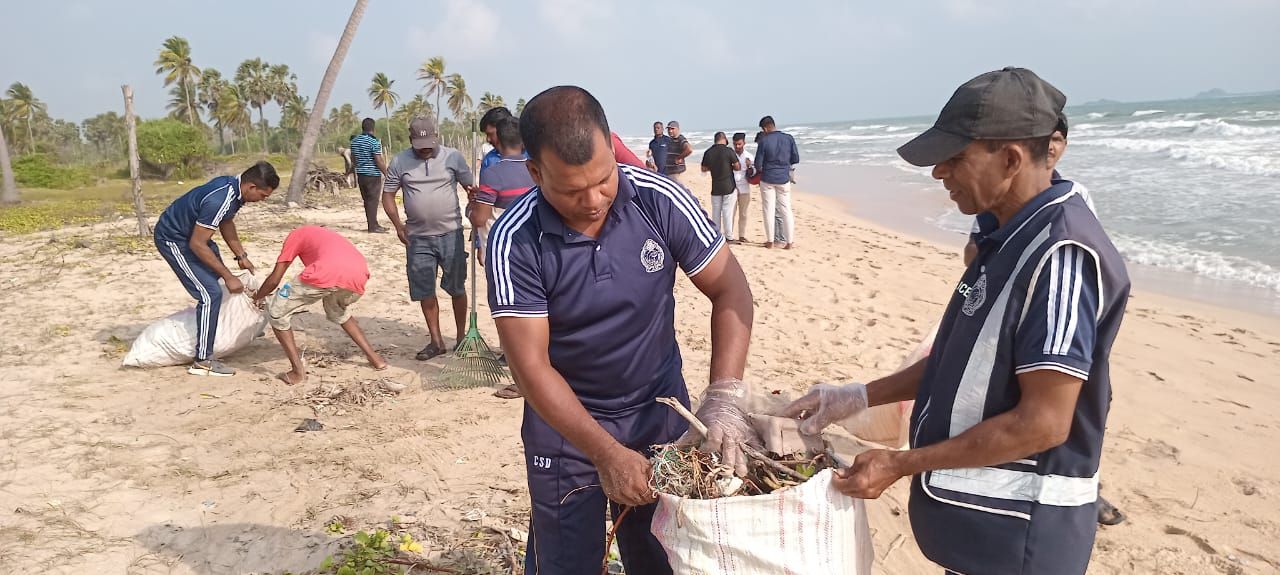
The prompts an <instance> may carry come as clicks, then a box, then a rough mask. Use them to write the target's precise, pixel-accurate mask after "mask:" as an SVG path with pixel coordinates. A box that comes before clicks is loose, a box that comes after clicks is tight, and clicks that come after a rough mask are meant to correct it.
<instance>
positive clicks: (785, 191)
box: [760, 182, 796, 244]
mask: <svg viewBox="0 0 1280 575" xmlns="http://www.w3.org/2000/svg"><path fill="white" fill-rule="evenodd" d="M760 203H761V204H763V206H762V208H763V209H764V238H765V241H766V242H772V241H773V240H774V238H775V237H776V236H775V235H774V227H773V225H774V222H773V218H774V212H775V210H777V211H778V212H780V213H781V215H782V234H780V235H781V236H782V241H783V243H788V244H789V243H792V242H794V241H796V222H795V215H794V214H792V212H791V183H790V182H787V183H783V184H768V183H765V182H760ZM775 204H776V205H775Z"/></svg>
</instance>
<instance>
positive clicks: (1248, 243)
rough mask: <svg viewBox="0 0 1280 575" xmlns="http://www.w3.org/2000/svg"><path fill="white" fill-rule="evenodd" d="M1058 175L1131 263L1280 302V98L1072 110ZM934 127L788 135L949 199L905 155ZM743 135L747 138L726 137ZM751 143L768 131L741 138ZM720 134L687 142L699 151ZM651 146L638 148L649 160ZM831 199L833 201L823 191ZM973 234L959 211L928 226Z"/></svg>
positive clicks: (863, 125) (905, 121)
mask: <svg viewBox="0 0 1280 575" xmlns="http://www.w3.org/2000/svg"><path fill="white" fill-rule="evenodd" d="M1066 111H1067V115H1068V119H1069V122H1070V126H1071V129H1070V133H1069V138H1068V147H1067V151H1066V154H1065V155H1064V156H1063V159H1062V160H1061V161H1060V162H1059V164H1058V169H1059V171H1060V172H1061V173H1062V174H1063V175H1064V176H1065V177H1067V178H1069V179H1072V180H1076V181H1078V182H1080V183H1082V184H1084V185H1085V186H1087V187H1088V188H1089V191H1090V193H1091V194H1092V196H1093V198H1094V201H1095V203H1096V204H1097V209H1098V214H1099V218H1100V219H1101V220H1102V222H1103V224H1104V226H1105V227H1106V228H1107V230H1108V232H1109V233H1110V234H1111V236H1112V238H1113V240H1114V241H1115V243H1116V245H1117V247H1119V248H1120V251H1121V252H1122V253H1123V254H1124V256H1125V258H1126V259H1128V260H1129V261H1130V262H1133V263H1138V264H1143V265H1145V266H1152V267H1154V268H1158V269H1160V270H1167V271H1172V272H1181V273H1188V274H1194V275H1195V276H1200V277H1202V278H1204V279H1208V280H1219V281H1223V282H1230V283H1232V284H1239V285H1243V286H1247V287H1248V288H1250V289H1251V290H1252V291H1253V292H1255V293H1256V292H1258V291H1259V290H1261V292H1262V293H1264V294H1268V296H1269V298H1270V299H1273V301H1272V303H1271V305H1269V306H1267V307H1274V306H1275V305H1276V304H1275V302H1276V301H1280V96H1276V95H1271V96H1255V97H1231V98H1221V99H1190V100H1173V101H1164V102H1143V103H1097V104H1088V105H1082V106H1074V107H1068V108H1067V110H1066ZM933 119H934V118H933V117H932V116H929V117H911V118H890V119H879V120H867V121H845V122H829V123H815V124H806V125H794V126H783V127H782V129H783V130H785V131H787V132H789V133H791V134H792V135H793V136H795V138H796V142H797V144H798V146H799V148H800V155H801V160H802V162H801V166H800V167H799V169H798V171H797V174H798V177H799V178H800V181H801V184H802V186H803V184H804V181H803V173H804V164H839V165H864V166H886V167H892V168H896V169H898V170H900V175H901V178H900V179H901V183H903V184H905V185H910V186H920V187H921V188H922V189H924V188H928V189H935V190H936V189H937V188H938V186H939V185H940V184H938V183H936V182H935V181H934V180H933V179H932V178H931V177H930V176H929V170H928V169H921V168H916V167H913V166H911V165H909V164H907V163H906V162H904V161H902V160H901V159H900V158H898V156H897V154H896V153H895V152H894V149H895V148H897V146H899V145H901V144H902V143H904V142H906V141H907V140H909V139H910V138H911V137H913V136H914V135H915V134H917V133H919V132H920V131H921V130H923V129H925V128H927V127H928V126H929V125H931V124H932V123H933ZM725 131H726V132H729V133H732V132H733V131H735V130H732V129H728V128H726V129H725ZM736 131H744V132H747V134H748V138H749V140H748V148H750V147H751V146H750V138H751V137H754V134H755V132H756V130H755V129H754V128H753V129H744V128H739V129H738V130H736ZM711 134H712V132H686V136H688V137H689V138H690V140H691V141H692V143H693V144H694V147H695V148H697V149H699V150H700V149H702V148H705V147H706V146H707V145H709V144H710V137H711ZM647 142H648V138H647V137H643V138H641V137H636V138H627V144H628V145H631V146H633V147H634V148H633V149H635V150H637V151H639V152H641V153H643V151H644V150H645V149H646V146H647ZM814 191H822V190H814ZM922 217H923V218H926V219H927V220H928V221H929V223H930V224H931V225H934V226H937V227H939V228H942V229H945V230H951V231H955V232H964V231H967V230H968V229H969V226H970V223H971V221H972V220H971V219H970V218H969V217H967V216H964V215H963V214H960V213H959V212H957V211H956V210H955V209H954V207H948V208H940V210H939V211H938V213H929V214H924V215H922Z"/></svg>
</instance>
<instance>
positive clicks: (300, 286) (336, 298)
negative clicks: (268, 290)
mask: <svg viewBox="0 0 1280 575" xmlns="http://www.w3.org/2000/svg"><path fill="white" fill-rule="evenodd" d="M359 300H360V294H358V293H355V292H353V291H351V290H349V289H346V288H340V287H329V288H321V287H316V286H313V285H309V284H306V283H303V282H302V280H299V279H298V278H296V277H295V278H293V279H292V280H290V281H288V282H286V283H285V284H284V285H282V286H280V287H279V288H277V289H276V295H273V296H271V300H270V301H269V302H267V315H268V316H269V317H270V318H271V320H270V323H271V327H273V328H275V329H278V330H281V331H284V330H288V329H289V325H290V319H289V318H291V317H293V315H294V314H296V313H298V312H299V311H301V310H302V308H304V307H306V306H308V305H311V304H313V303H316V302H318V301H323V302H324V315H325V317H327V318H329V321H331V322H333V323H336V324H339V325H341V324H344V323H347V320H349V319H351V309H350V308H351V304H353V303H356V302H357V301H359Z"/></svg>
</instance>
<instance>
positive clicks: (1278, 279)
mask: <svg viewBox="0 0 1280 575" xmlns="http://www.w3.org/2000/svg"><path fill="white" fill-rule="evenodd" d="M1112 238H1113V239H1114V241H1115V243H1116V247H1117V248H1119V249H1120V253H1121V254H1123V255H1124V257H1125V259H1126V260H1128V261H1130V262H1134V263H1138V264H1143V265H1149V266H1155V267H1159V268H1164V269H1170V270H1175V271H1181V272H1190V273H1194V274H1196V275H1202V276H1206V277H1211V278H1216V279H1221V280H1230V281H1237V282H1243V283H1247V284H1250V285H1255V286H1259V287H1264V288H1267V289H1271V290H1275V291H1277V292H1280V269H1276V268H1274V267H1272V266H1269V265H1267V264H1264V263H1261V262H1257V261H1253V260H1250V259H1245V258H1240V257H1235V256H1228V255H1223V254H1220V253H1217V252H1212V251H1205V250H1199V249H1195V248H1190V247H1186V246H1179V245H1174V244H1171V243H1167V242H1162V241H1158V240H1146V239H1139V238H1134V237H1130V236H1126V235H1124V234H1112Z"/></svg>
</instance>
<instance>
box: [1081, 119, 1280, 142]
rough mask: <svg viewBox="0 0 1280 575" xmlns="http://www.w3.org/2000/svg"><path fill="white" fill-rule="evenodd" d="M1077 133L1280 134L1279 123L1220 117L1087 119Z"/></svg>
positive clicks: (1105, 134) (1259, 135) (1111, 134)
mask: <svg viewBox="0 0 1280 575" xmlns="http://www.w3.org/2000/svg"><path fill="white" fill-rule="evenodd" d="M1072 134H1073V135H1076V136H1082V135H1083V136H1122V137H1124V136H1128V137H1132V136H1162V135H1195V136H1228V137H1233V138H1234V137H1240V136H1247V137H1261V136H1280V126H1245V125H1241V124H1235V123H1231V122H1227V121H1224V120H1221V119H1218V118H1204V119H1193V118H1182V119H1168V120H1139V121H1136V122H1128V123H1125V124H1118V125H1117V124H1098V123H1086V124H1080V125H1078V126H1075V127H1074V128H1073V130H1072Z"/></svg>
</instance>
